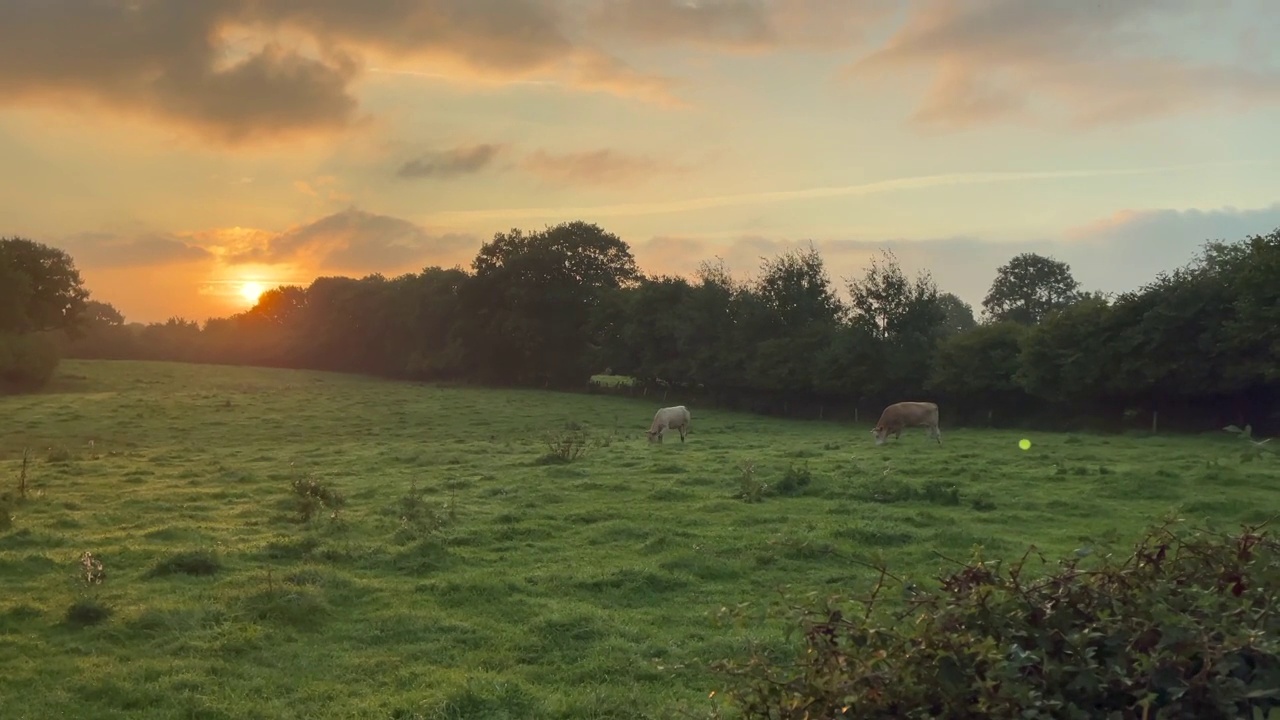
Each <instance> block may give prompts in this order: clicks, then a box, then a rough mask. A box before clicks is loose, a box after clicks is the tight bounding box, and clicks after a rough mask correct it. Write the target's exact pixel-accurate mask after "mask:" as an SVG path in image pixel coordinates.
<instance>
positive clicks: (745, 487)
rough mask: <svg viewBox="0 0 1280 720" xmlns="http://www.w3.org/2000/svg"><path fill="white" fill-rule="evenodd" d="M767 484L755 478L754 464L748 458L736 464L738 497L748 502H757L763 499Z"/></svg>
mask: <svg viewBox="0 0 1280 720" xmlns="http://www.w3.org/2000/svg"><path fill="white" fill-rule="evenodd" d="M768 489H769V485H768V484H767V483H765V482H764V481H762V480H759V479H758V478H756V464H755V463H753V462H751V461H750V460H746V461H743V462H742V463H741V464H739V465H738V497H740V498H742V499H743V500H744V501H746V502H749V503H758V502H760V501H761V500H763V499H764V496H765V492H766V491H767V490H768Z"/></svg>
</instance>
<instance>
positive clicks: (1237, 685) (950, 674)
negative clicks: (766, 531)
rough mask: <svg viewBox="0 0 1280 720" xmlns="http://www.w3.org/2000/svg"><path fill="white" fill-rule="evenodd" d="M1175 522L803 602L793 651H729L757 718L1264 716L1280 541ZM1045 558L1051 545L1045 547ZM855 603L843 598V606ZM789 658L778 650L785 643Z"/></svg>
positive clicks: (1278, 701)
mask: <svg viewBox="0 0 1280 720" xmlns="http://www.w3.org/2000/svg"><path fill="white" fill-rule="evenodd" d="M1180 522H1181V521H1177V520H1170V521H1168V522H1166V523H1164V524H1163V525H1161V526H1158V527H1156V528H1154V529H1152V530H1150V531H1149V532H1148V533H1147V534H1146V535H1145V536H1144V537H1143V538H1142V539H1141V540H1140V541H1139V542H1138V544H1137V546H1136V548H1135V550H1134V552H1133V553H1132V554H1131V555H1130V556H1129V557H1127V558H1125V559H1123V560H1117V559H1114V558H1113V556H1112V555H1106V556H1104V557H1096V556H1095V557H1088V553H1086V552H1085V551H1080V552H1078V553H1077V557H1074V558H1071V559H1068V560H1064V561H1060V562H1059V563H1057V566H1056V567H1055V568H1049V569H1048V572H1044V573H1039V574H1036V575H1035V577H1032V573H1031V572H1030V571H1029V569H1028V568H1027V560H1028V557H1029V556H1030V553H1028V555H1027V556H1024V557H1023V558H1022V559H1021V560H1019V561H1018V562H1015V563H1013V564H1012V565H1009V566H1008V567H1004V566H1003V565H1002V563H999V562H984V561H982V560H981V557H980V556H976V557H975V558H974V559H973V560H972V561H971V562H969V563H967V564H963V566H962V567H961V568H960V569H959V570H957V571H955V572H953V573H950V574H949V575H946V576H944V577H942V578H941V579H940V580H941V583H940V587H939V588H938V589H937V590H934V591H931V592H921V591H919V590H917V589H914V588H911V586H910V585H906V589H905V591H904V593H903V595H904V596H905V608H902V607H900V608H897V609H895V610H888V609H886V608H884V607H882V605H883V603H884V599H885V598H886V597H887V595H886V594H885V593H884V592H883V591H884V590H885V589H886V588H887V585H888V581H889V580H891V579H893V576H892V575H890V574H889V573H888V572H887V570H885V569H884V568H883V567H881V568H879V573H880V574H879V578H880V579H879V582H878V583H877V584H876V586H875V588H874V590H873V592H872V594H871V596H870V597H868V598H865V599H862V600H856V601H852V602H843V603H842V602H840V601H839V600H836V599H832V600H828V601H827V602H826V603H825V604H824V605H823V606H822V607H813V606H808V607H804V608H797V609H793V610H792V612H795V613H797V614H798V618H793V620H798V622H796V623H795V625H796V626H797V627H798V628H799V629H803V631H804V638H803V641H802V644H801V647H800V648H799V652H798V653H797V654H796V656H795V657H791V658H781V657H767V655H769V653H766V652H764V651H762V650H758V649H753V650H752V652H751V653H750V654H749V656H748V657H747V658H746V659H745V660H744V661H742V662H738V661H725V662H720V663H717V664H716V669H717V670H718V671H719V672H721V673H723V676H724V677H726V678H727V680H728V682H729V684H730V686H731V687H729V688H728V689H727V691H726V692H725V694H724V697H725V699H727V701H728V702H729V704H730V705H732V706H735V707H736V709H737V710H739V711H741V713H742V714H743V715H744V716H746V717H751V718H788V719H797V720H798V719H800V718H806V719H814V720H816V719H818V718H859V719H865V718H938V717H945V718H956V719H964V718H996V719H999V718H1081V719H1084V718H1117V719H1127V718H1144V719H1147V718H1162V719H1164V718H1187V719H1190V718H1197V719H1198V720H1214V719H1217V718H1252V717H1254V710H1255V709H1258V710H1261V711H1262V715H1263V716H1264V717H1266V716H1267V715H1268V714H1269V712H1270V708H1271V707H1272V706H1273V705H1276V706H1280V637H1278V636H1277V633H1278V632H1280V615H1278V614H1277V613H1278V612H1280V608H1278V607H1277V601H1278V596H1280V554H1278V553H1277V550H1278V549H1280V543H1277V542H1276V540H1274V539H1273V538H1271V537H1269V536H1267V535H1266V534H1265V533H1264V532H1263V529H1262V526H1258V527H1245V528H1244V529H1243V531H1242V532H1241V533H1239V534H1237V535H1230V536H1222V535H1216V534H1213V533H1210V532H1208V531H1187V530H1185V529H1183V528H1180V527H1179V524H1180ZM1041 560H1043V558H1041ZM841 605H843V607H841ZM775 655H776V653H775Z"/></svg>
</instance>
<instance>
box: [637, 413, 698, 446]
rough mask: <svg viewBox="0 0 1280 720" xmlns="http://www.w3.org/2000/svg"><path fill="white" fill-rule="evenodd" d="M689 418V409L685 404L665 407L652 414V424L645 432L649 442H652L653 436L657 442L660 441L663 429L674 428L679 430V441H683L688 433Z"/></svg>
mask: <svg viewBox="0 0 1280 720" xmlns="http://www.w3.org/2000/svg"><path fill="white" fill-rule="evenodd" d="M690 420H691V418H690V417H689V410H688V409H687V408H685V406H683V405H676V406H675V407H665V408H662V409H661V410H659V411H658V412H657V413H656V414H654V416H653V424H652V425H650V426H649V431H648V432H646V433H645V434H646V435H648V436H649V442H653V439H654V438H655V437H656V438H658V442H662V433H663V431H665V430H667V429H670V428H674V429H676V430H679V431H680V442H684V436H685V435H687V434H689V421H690Z"/></svg>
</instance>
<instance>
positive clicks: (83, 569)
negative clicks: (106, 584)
mask: <svg viewBox="0 0 1280 720" xmlns="http://www.w3.org/2000/svg"><path fill="white" fill-rule="evenodd" d="M80 576H81V578H82V579H83V580H84V582H85V584H86V585H101V584H102V582H103V581H104V580H106V579H107V571H106V569H105V568H104V567H103V566H102V561H101V560H99V559H98V558H96V557H94V556H93V553H91V552H89V551H88V550H86V551H84V553H82V554H81V555H80Z"/></svg>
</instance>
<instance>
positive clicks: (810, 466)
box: [0, 361, 1280, 720]
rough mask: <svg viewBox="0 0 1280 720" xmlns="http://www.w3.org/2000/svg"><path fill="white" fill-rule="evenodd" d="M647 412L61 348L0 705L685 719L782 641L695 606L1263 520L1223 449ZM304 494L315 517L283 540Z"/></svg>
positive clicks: (0, 417) (553, 396)
mask: <svg viewBox="0 0 1280 720" xmlns="http://www.w3.org/2000/svg"><path fill="white" fill-rule="evenodd" d="M679 402H680V399H679V398H669V399H668V404H677V403H679ZM656 409H657V404H655V403H653V402H650V401H644V400H640V399H631V398H621V397H612V396H600V395H585V394H562V393H552V392H542V391H533V390H488V389H472V388H446V387H436V386H431V385H422V384H408V383H395V382H389V381H382V380H374V379H367V378H359V377H350V376H342V375H334V374H326V373H318V372H300V371H287V370H269V369H254V368H232V367H216V366H204V365H183V364H171V363H143V362H86V361H66V362H64V363H63V364H62V366H61V368H60V370H59V377H58V378H57V379H56V381H55V383H54V385H53V386H52V388H51V389H50V390H48V391H46V392H44V393H41V394H38V395H27V396H11V397H4V398H0V497H3V498H4V499H3V501H2V504H3V505H4V508H3V509H4V512H3V513H0V515H3V516H4V517H0V707H3V711H2V712H0V716H3V717H5V718H12V719H14V720H18V719H21V718H30V719H32V720H35V719H37V718H95V719H101V720H106V719H108V718H156V719H157V720H158V719H160V718H164V719H166V720H168V719H171V718H236V719H241V718H477V719H484V720H492V719H496V718H510V719H512V720H514V719H516V718H519V719H521V720H527V719H535V718H581V719H587V718H673V717H681V713H683V712H688V713H690V715H689V716H696V715H697V714H698V713H703V714H704V715H705V712H706V710H707V709H708V708H709V703H710V702H711V701H710V700H708V695H709V694H710V693H711V692H712V691H713V690H715V689H716V688H717V682H718V681H717V678H716V677H715V676H714V675H713V674H712V673H711V672H710V670H709V669H708V664H709V663H710V662H711V661H714V660H716V659H718V658H722V657H726V656H731V655H735V654H737V653H738V652H740V651H741V649H742V647H743V640H744V636H743V633H746V632H750V633H751V634H753V635H755V636H756V637H757V638H763V639H770V638H778V639H777V640H775V642H781V640H780V638H781V630H780V628H778V627H774V626H758V627H754V628H749V629H746V630H744V629H742V628H739V627H734V626H732V625H723V624H720V623H718V622H717V621H716V616H717V612H718V611H719V610H720V609H721V608H722V607H728V606H734V605H736V604H738V603H742V602H749V601H751V602H756V601H758V602H766V601H770V600H771V599H773V598H776V597H778V595H777V591H778V589H779V588H784V587H787V588H789V592H790V593H792V594H794V595H795V596H796V597H797V598H800V597H803V596H804V595H805V594H806V593H809V592H818V593H823V594H825V593H838V592H842V591H851V590H856V589H857V588H859V587H865V586H866V584H867V583H868V581H869V577H870V575H871V571H869V570H867V569H865V568H864V567H863V566H862V565H860V564H858V563H857V562H855V560H856V559H866V558H870V557H873V556H875V555H877V554H879V555H881V556H882V557H883V558H884V559H885V560H887V562H889V563H890V566H891V567H892V568H893V569H894V570H895V572H896V573H897V574H899V575H901V576H903V577H905V578H909V579H911V580H912V581H915V582H917V583H921V584H927V583H928V582H929V580H930V578H931V577H933V576H935V575H936V574H937V573H938V572H939V571H940V570H941V569H942V568H945V567H946V566H947V564H948V561H947V560H946V559H944V557H957V558H963V557H967V556H968V555H969V553H970V550H971V548H972V547H973V546H974V545H981V546H983V548H984V553H985V554H986V555H987V556H988V557H1013V556H1020V555H1021V554H1022V553H1023V552H1024V551H1025V550H1026V548H1027V546H1028V545H1029V544H1035V545H1036V546H1037V547H1038V548H1040V549H1041V550H1042V551H1044V552H1046V553H1047V554H1049V555H1050V556H1051V557H1052V556H1062V555H1066V554H1069V553H1071V552H1072V551H1074V550H1076V549H1077V548H1080V547H1081V546H1085V545H1089V546H1096V547H1103V546H1114V547H1116V548H1118V549H1119V550H1120V551H1123V549H1124V546H1125V543H1127V542H1128V540H1129V539H1130V538H1131V537H1134V536H1136V535H1137V533H1139V532H1140V531H1141V529H1142V528H1143V527H1144V526H1146V525H1148V524H1150V523H1152V522H1156V521H1158V520H1159V519H1160V518H1161V517H1162V516H1164V515H1165V514H1166V513H1168V512H1170V511H1177V512H1180V513H1182V515H1183V516H1184V517H1187V518H1190V519H1198V520H1203V521H1207V522H1210V523H1213V524H1217V525H1220V526H1230V525H1232V524H1235V523H1239V522H1243V521H1258V520H1262V519H1265V518H1266V517H1269V516H1270V515H1272V514H1274V513H1276V512H1277V511H1278V510H1280V502H1278V500H1280V493H1278V492H1277V491H1278V490H1280V472H1277V466H1276V464H1275V461H1274V459H1270V458H1264V459H1263V460H1262V461H1259V462H1254V463H1241V462H1240V459H1239V451H1240V449H1241V446H1242V444H1244V443H1245V442H1246V441H1244V440H1241V439H1240V438H1236V437H1234V436H1231V435H1229V434H1227V433H1221V434H1220V436H1219V435H1214V436H1204V437H1177V436H1168V437H1165V436H1157V437H1144V436H1124V437H1120V436H1111V437H1108V436H1092V435H1053V434H1038V433H1017V432H1005V431H992V430H967V429H956V428H949V427H948V426H947V424H946V408H945V407H944V408H943V410H942V417H943V427H942V430H943V443H944V444H943V445H942V446H940V447H939V446H937V445H935V444H933V443H931V442H929V441H928V440H927V439H926V435H925V432H924V431H923V430H909V431H906V432H904V433H903V436H902V439H901V440H900V441H896V442H895V441H892V440H891V441H890V442H889V444H888V445H886V446H885V447H880V448H877V447H875V446H874V444H873V441H872V437H871V434H870V432H869V429H870V424H863V425H858V426H852V425H849V424H838V423H824V422H818V421H794V420H780V419H770V418H764V417H755V416H750V415H745V414H739V413H729V412H720V411H717V410H715V409H711V408H702V407H698V406H696V405H692V404H691V407H690V409H691V411H692V414H693V430H692V434H691V435H690V436H689V439H688V442H686V443H684V444H681V443H680V441H679V436H678V434H677V433H674V432H670V433H668V436H667V438H666V442H665V443H662V444H649V443H647V442H646V441H645V439H644V431H645V429H646V428H647V427H648V424H649V421H650V419H651V418H652V415H653V412H654V411H655V410H656ZM1023 438H1026V439H1028V440H1030V441H1031V446H1030V448H1029V449H1027V450H1022V449H1020V448H1019V444H1018V443H1019V440H1021V439H1023ZM582 439H586V441H587V442H588V450H587V452H586V453H585V455H583V456H581V457H579V458H577V459H576V460H573V461H571V462H564V461H562V460H561V459H559V458H557V457H555V456H554V455H550V454H549V453H550V443H549V440H554V441H559V442H561V443H566V444H570V445H572V444H574V443H576V442H578V441H580V440H582ZM24 449H26V451H27V456H28V459H27V463H26V471H25V475H26V484H27V487H26V497H25V498H22V497H19V490H18V484H19V477H20V476H21V475H22V472H23V471H22V466H23V459H22V458H23V454H24ZM308 479H309V480H311V481H314V482H315V483H316V484H317V485H313V486H312V487H313V488H315V490H316V492H317V493H319V492H320V490H321V489H329V490H333V491H337V492H338V493H340V494H341V495H342V497H343V498H344V499H345V502H344V503H343V504H341V505H340V506H339V507H337V511H336V512H335V511H334V508H333V507H329V506H325V505H324V504H323V502H320V501H313V505H312V510H313V513H312V517H311V519H310V520H309V521H306V522H303V521H300V519H299V507H300V503H301V502H302V501H303V500H302V498H301V497H300V495H298V494H297V493H295V491H294V489H293V487H292V484H293V483H294V482H295V481H298V482H303V481H305V480H308ZM85 552H89V553H91V554H92V558H93V559H95V560H96V561H97V562H100V563H101V573H102V576H101V577H102V581H101V582H96V583H90V582H87V581H86V580H85V577H86V570H85V568H84V567H82V564H81V560H82V556H83V554H84V553H85ZM90 564H91V565H92V563H90ZM91 569H93V568H91ZM94 572H97V571H96V570H95V571H94Z"/></svg>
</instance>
